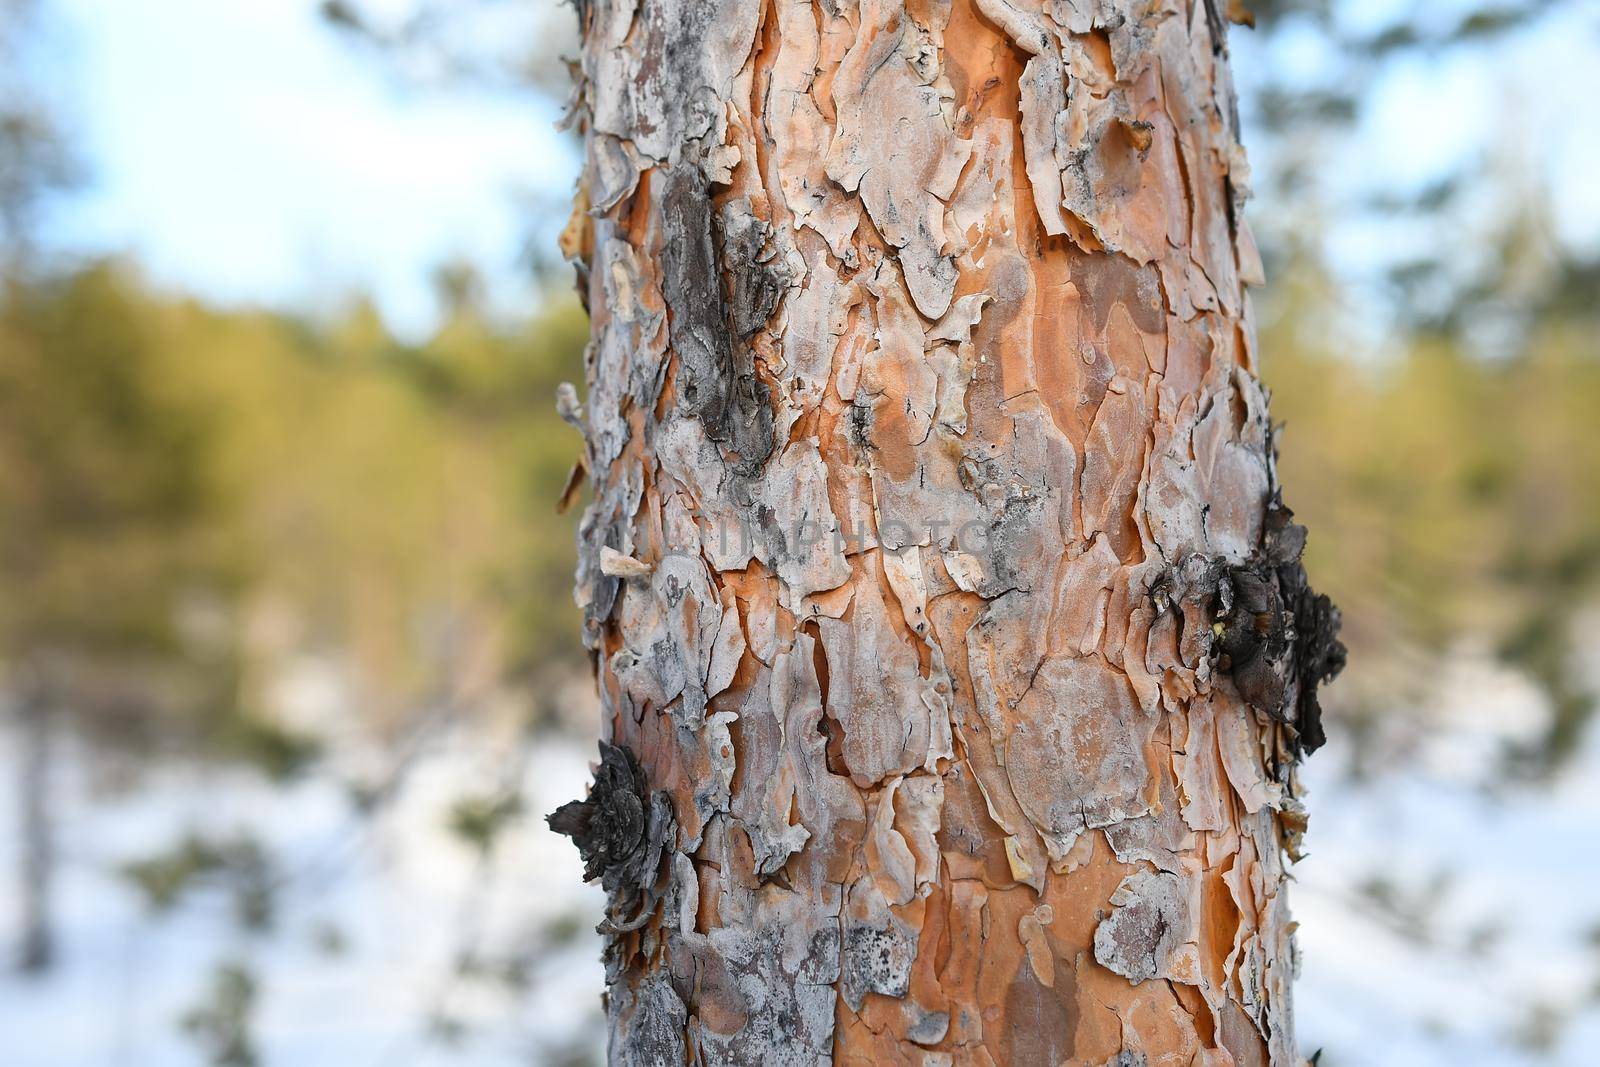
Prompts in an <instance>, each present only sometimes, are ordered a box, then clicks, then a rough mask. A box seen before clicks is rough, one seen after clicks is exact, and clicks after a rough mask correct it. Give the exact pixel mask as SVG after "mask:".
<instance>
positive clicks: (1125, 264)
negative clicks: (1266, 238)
mask: <svg viewBox="0 0 1600 1067" xmlns="http://www.w3.org/2000/svg"><path fill="white" fill-rule="evenodd" d="M580 19H581V21H582V26H583V31H584V37H583V40H584V46H583V47H584V50H583V62H582V86H581V93H580V96H579V98H578V102H577V105H576V115H577V121H578V122H579V123H580V125H581V128H582V129H583V131H584V133H585V144H586V149H587V160H586V167H585V172H584V177H583V180H582V183H581V186H580V191H579V197H578V209H577V210H576V211H575V212H574V215H573V220H572V223H571V224H570V225H569V227H568V230H567V232H566V233H565V234H564V235H563V244H564V247H565V248H566V250H567V252H568V254H569V256H571V257H572V258H573V259H574V260H575V261H576V262H577V264H578V267H579V277H580V291H581V292H582V293H583V294H584V296H585V299H586V300H587V302H588V304H589V307H590V311H591V314H592V317H593V340H592V344H591V346H590V348H589V350H588V353H587V367H586V373H587V380H588V397H587V403H586V405H585V407H584V408H582V409H580V408H579V407H578V406H577V403H576V399H575V397H574V396H573V395H571V394H568V395H566V396H565V397H564V398H563V400H564V408H565V409H566V411H567V413H568V415H569V416H570V417H571V418H572V419H573V420H574V421H575V422H578V423H579V424H580V425H581V426H582V427H583V428H584V431H585V434H586V442H587V444H586V459H587V464H588V469H589V470H590V472H592V480H593V489H594V494H595V499H594V502H593V504H592V506H591V507H590V508H589V510H588V511H587V513H586V515H585V517H584V521H583V525H582V532H581V535H580V541H581V545H580V548H581V560H580V565H579V575H578V595H579V600H580V602H581V603H582V604H583V606H584V608H585V613H586V617H585V626H586V639H587V641H588V643H589V646H590V648H591V649H592V650H593V652H594V658H595V664H596V674H597V680H598V685H599V690H600V695H601V701H602V709H603V720H604V721H603V726H602V730H603V732H604V735H605V737H606V738H607V739H608V743H603V744H602V752H603V760H602V764H601V766H600V768H599V770H598V771H597V777H596V782H595V785H594V787H593V789H592V791H591V793H590V795H589V797H588V798H587V799H586V800H585V801H582V802H574V803H573V804H570V805H567V806H566V807H564V808H563V809H562V810H561V811H560V812H558V813H556V814H555V815H554V816H552V817H551V822H552V825H553V826H554V827H555V828H557V829H558V830H561V831H562V832H565V833H569V834H572V835H573V836H574V838H575V839H576V840H577V842H578V844H579V846H580V848H581V849H582V850H583V852H584V855H585V858H586V860H588V869H589V875H590V876H591V877H598V878H600V879H601V880H602V881H603V883H604V885H605V887H606V890H607V892H608V900H609V906H608V915H607V920H606V923H605V925H604V927H603V930H604V931H605V932H606V934H607V963H608V993H607V1005H608V1015H609V1020H610V1026H611V1059H612V1061H613V1062H614V1063H620V1064H658V1063H665V1064H678V1063H689V1062H694V1063H704V1064H723V1063H726V1064H752V1065H755V1064H762V1065H770V1064H792V1063H806V1064H812V1063H825V1062H837V1063H859V1064H901V1063H904V1064H919V1065H920V1064H952V1063H974V1064H1003V1065H1013V1064H1014V1065H1029V1064H1051V1065H1054V1064H1060V1063H1074V1064H1080V1063H1081V1064H1101V1063H1107V1062H1112V1063H1116V1064H1135V1063H1146V1062H1148V1063H1171V1064H1190V1063H1204V1064H1226V1063H1238V1064H1258V1063H1269V1062H1270V1063H1275V1064H1277V1063H1291V1062H1296V1061H1297V1059H1298V1057H1297V1053H1296V1052H1295V1045H1294V1034H1293V1024H1292V1014H1291V1002H1290V984H1291V977H1292V972H1293V968H1294V962H1293V947H1292V940H1293V939H1292V923H1291V922H1290V920H1289V914H1288V909H1287V903H1286V899H1285V893H1284V867H1283V858H1284V854H1285V850H1286V849H1287V850H1289V851H1290V852H1292V851H1293V848H1294V846H1295V842H1296V841H1297V839H1298V833H1299V830H1300V829H1301V828H1302V827H1303V815H1302V812H1301V809H1300V807H1299V805H1298V803H1297V801H1296V800H1295V798H1294V794H1295V787H1294V778H1293V768H1294V764H1295V761H1296V760H1297V759H1298V757H1299V756H1300V755H1301V754H1302V753H1303V751H1305V750H1307V749H1309V748H1313V747H1315V746H1316V745H1317V744H1319V743H1320V741H1321V731H1320V727H1319V726H1318V722H1317V719H1318V711H1317V706H1316V698H1315V687H1316V683H1317V682H1318V681H1320V680H1321V679H1322V678H1324V677H1325V676H1329V675H1331V674H1332V673H1333V672H1334V671H1336V670H1337V668H1338V665H1339V663H1340V661H1341V659H1342V654H1343V650H1342V648H1341V646H1339V645H1338V644H1337V641H1336V640H1335V638H1334V633H1335V631H1336V629H1337V625H1338V620H1337V613H1336V612H1335V611H1334V610H1333V609H1332V607H1331V605H1329V604H1328V603H1327V601H1326V599H1325V598H1320V597H1316V596H1314V595H1313V594H1312V593H1311V592H1310V591H1309V590H1308V589H1307V588H1306V585H1305V578H1304V572H1303V571H1302V570H1301V569H1300V567H1299V564H1298V559H1299V550H1300V546H1301V542H1302V540H1303V533H1304V531H1303V530H1301V529H1300V528H1299V527H1297V526H1294V525H1293V524H1292V523H1291V522H1290V521H1289V513H1288V512H1287V510H1286V509H1283V508H1282V507H1281V506H1280V505H1279V503H1278V497H1277V487H1276V482H1275V472H1274V464H1273V442H1272V432H1271V428H1270V424H1269V422H1268V419H1267V405H1266V396H1265V394H1264V392H1263V390H1262V388H1261V386H1260V384H1259V382H1258V381H1257V379H1256V377H1255V366H1256V352H1255V350H1254V335H1253V332H1252V328H1251V322H1250V315H1249V306H1248V299H1247V297H1246V294H1245V291H1244V286H1245V285H1247V284H1250V283H1254V282H1256V281H1258V280H1259V273H1260V267H1259V264H1258V262H1257V258H1256V255H1255V252H1254V248H1253V245H1252V243H1251V240H1250V237H1249V235H1248V232H1247V230H1246V229H1245V228H1244V224H1243V222H1242V220H1241V218H1240V215H1239V206H1240V204H1241V202H1242V200H1243V197H1244V195H1245V192H1246V173H1247V171H1246V164H1245V162H1244V156H1243V153H1242V151H1241V150H1240V148H1239V145H1238V141H1237V119H1236V117H1235V109H1234V104H1233V95H1232V89H1231V86H1230V83H1229V76H1228V70H1227V65H1226V48H1225V27H1224V25H1223V22H1222V20H1221V19H1220V18H1219V17H1218V14H1217V11H1216V9H1215V8H1214V7H1213V6H1212V4H1211V2H1210V0H1192V2H1191V0H1098V2H1095V0H1053V2H1051V3H1049V4H1047V5H1045V7H1044V8H1043V9H1042V10H1041V9H1039V7H1038V6H1037V5H1036V4H1034V5H1030V4H1021V5H1013V4H1011V3H1009V2H1007V0H945V2H940V0H929V2H926V3H923V2H917V3H909V4H906V3H903V0H816V2H801V0H773V2H771V3H766V4H762V3H757V2H755V0H631V2H630V0H592V2H591V3H589V4H587V5H586V6H584V7H582V9H581V10H580Z"/></svg>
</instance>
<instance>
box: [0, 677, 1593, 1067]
mask: <svg viewBox="0 0 1600 1067" xmlns="http://www.w3.org/2000/svg"><path fill="white" fill-rule="evenodd" d="M1534 701H1535V697H1534V696H1533V694H1531V693H1530V692H1529V691H1528V690H1527V689H1526V687H1524V686H1520V685H1518V684H1517V683H1516V680H1515V679H1511V678H1507V677H1506V676H1505V675H1504V674H1503V673H1501V672H1497V671H1495V670H1493V669H1491V668H1489V667H1487V666H1485V665H1484V664H1482V663H1474V662H1470V661H1469V662H1465V663H1463V664H1462V666H1461V668H1460V669H1459V670H1457V671H1454V672H1452V675H1451V680H1450V681H1449V682H1448V684H1447V685H1446V688H1445V690H1444V692H1443V694H1442V695H1441V698H1440V706H1439V707H1438V708H1437V709H1435V710H1434V712H1433V713H1434V714H1437V715H1438V717H1439V721H1438V724H1437V725H1438V727H1439V729H1437V730H1436V731H1434V732H1433V733H1434V736H1435V737H1436V740H1435V741H1434V742H1431V743H1429V744H1425V745H1423V746H1421V747H1420V748H1419V749H1417V751H1415V752H1414V753H1412V754H1410V756H1409V758H1408V761H1407V762H1406V765H1405V766H1402V767H1394V768H1391V769H1389V770H1387V771H1386V772H1384V773H1383V774H1381V775H1379V776H1377V777H1373V778H1369V779H1368V780H1366V781H1363V782H1360V783H1352V782H1350V781H1348V780H1346V779H1345V776H1344V775H1343V774H1342V768H1343V766H1344V764H1345V758H1344V753H1342V752H1341V750H1340V746H1339V741H1338V740H1337V738H1336V739H1335V740H1334V741H1333V742H1332V743H1331V744H1330V745H1329V748H1328V749H1327V750H1324V751H1323V752H1319V753H1318V754H1317V756H1316V757H1315V758H1314V759H1313V760H1312V761H1311V762H1310V763H1309V765H1308V767H1307V776H1306V777H1307V782H1308V784H1309V786H1310V788H1311V795H1310V797H1309V803H1310V806H1311V809H1312V811H1313V819H1312V828H1311V833H1310V838H1309V848H1310V852H1311V855H1310V857H1309V858H1308V859H1306V860H1305V861H1304V862H1302V863H1301V864H1299V866H1298V867H1296V868H1295V876H1296V879H1297V885H1296V886H1295V888H1294V898H1293V899H1294V908H1295V913H1296V916H1297V918H1298V919H1299V920H1300V923H1301V930H1300V943H1301V947H1302V950H1303V954H1304V971H1303V976H1302V980H1301V982H1300V984H1299V987H1298V993H1297V1015H1298V1024H1299V1029H1300V1034H1301V1039H1302V1044H1303V1046H1304V1048H1305V1049H1306V1051H1307V1052H1311V1051H1314V1050H1316V1049H1317V1048H1319V1047H1322V1048H1324V1049H1325V1053H1324V1056H1323V1059H1322V1064H1323V1065H1324V1067H1343V1065H1356V1064H1359V1065H1373V1067H1386V1065H1395V1067H1400V1065H1405V1067H1427V1065H1433V1064H1439V1065H1446V1064H1448V1065H1452V1067H1458V1065H1462V1064H1496V1065H1501V1064H1520V1063H1530V1064H1532V1063H1556V1064H1570V1065H1573V1067H1579V1065H1588V1064H1591V1063H1593V1062H1594V1054H1593V1049H1594V1048H1595V1047H1597V1046H1600V1010H1597V1009H1600V1001H1597V999H1596V997H1597V993H1600V987H1597V983H1600V951H1597V946H1596V940H1595V938H1594V937H1593V936H1591V931H1592V930H1594V929H1595V927H1596V925H1597V923H1600V893H1597V892H1596V889H1595V884H1596V882H1597V880H1600V853H1597V848H1596V846H1597V845H1600V820H1597V815H1600V741H1597V740H1596V739H1595V738H1594V737H1593V736H1591V738H1590V742H1589V744H1588V747H1587V748H1586V749H1585V750H1584V751H1583V752H1582V753H1581V754H1580V756H1579V758H1578V759H1576V760H1575V761H1574V765H1573V766H1572V767H1571V768H1570V769H1569V770H1568V772H1566V773H1565V774H1564V775H1563V776H1562V777H1561V778H1560V779H1559V780H1558V781H1557V782H1556V783H1555V784H1554V785H1553V786H1551V787H1549V788H1540V789H1537V790H1533V791H1527V792H1510V793H1506V794H1503V795H1490V794H1489V793H1487V792H1485V791H1484V790H1483V789H1482V788H1481V786H1480V785H1479V782H1480V781H1481V780H1482V778H1483V777H1484V773H1485V771H1486V769H1487V767H1488V762H1487V761H1488V758H1489V755H1490V754H1491V753H1492V752H1493V750H1494V749H1495V746H1497V745H1498V744H1499V743H1501V742H1502V741H1504V740H1506V739H1508V738H1514V737H1515V736H1517V735H1518V732H1519V731H1525V730H1526V729H1527V728H1528V725H1529V723H1530V722H1532V721H1535V718H1534V714H1533V712H1532V711H1531V710H1530V709H1532V708H1534V707H1535V706H1536V705H1535V703H1534ZM1591 733H1592V732H1591ZM11 741H12V739H11V738H9V737H0V744H3V746H4V747H3V749H0V758H3V761H4V764H3V766H0V775H4V779H0V780H10V776H11V773H12V771H13V764H14V762H15V759H16V755H15V753H16V749H15V745H14V744H13V743H11ZM506 749H507V746H506V744H505V742H504V741H503V740H502V739H490V738H486V737H484V736H481V734H474V733H473V732H470V731H467V730H464V729H459V730H456V731H454V732H450V733H446V734H444V735H442V736H439V737H435V738H434V739H433V741H432V742H431V743H430V744H429V745H428V746H427V747H426V749H425V750H424V751H423V753H422V755H421V756H420V758H419V759H418V760H417V761H416V762H415V764H414V765H413V766H412V768H411V770H410V772H409V774H408V775H407V776H406V778H405V781H404V786H403V787H402V788H401V789H399V790H398V791H397V793H396V794H395V796H394V797H393V799H392V800H391V801H390V803H389V804H387V805H386V806H385V807H384V809H383V813H382V814H381V815H380V816H378V817H376V818H372V819H363V818H361V817H359V816H357V815H355V814H353V811H352V807H351V804H350V802H349V797H348V794H347V792H346V791H345V790H344V789H343V788H342V787H340V786H338V785H335V784H332V781H333V779H332V776H327V775H322V776H318V777H316V778H314V779H312V780H308V781H307V782H305V783H302V784H300V785H296V786H291V787H289V788H281V787H273V786H271V785H268V784H266V783H265V782H263V781H262V780H261V779H260V778H259V777H257V776H254V775H252V774H249V773H247V772H243V771H218V770H215V769H212V770H209V771H206V770H201V769H197V768H193V767H188V768H171V769H167V770H163V771H160V772H159V773H155V774H150V775H146V776H145V777H144V778H143V779H142V780H141V782H140V784H139V787H138V788H137V790H134V791H132V792H114V793H107V792H104V791H103V790H100V789H97V788H96V786H95V783H94V779H95V776H94V775H91V774H90V773H89V772H88V769H87V768H88V766H89V764H90V761H88V760H87V759H85V758H83V756H82V755H81V753H80V754H77V755H73V751H74V750H70V749H69V750H67V753H66V755H67V757H68V758H66V759H65V760H64V761H63V764H64V766H63V771H64V773H62V774H61V775H59V776H58V779H57V782H56V786H57V790H58V796H59V799H60V804H61V808H62V813H63V814H62V819H61V826H60V829H61V851H62V871H61V874H60V879H59V884H58V899H57V912H58V917H59V922H60V929H61V934H62V939H61V945H60V949H61V954H60V962H59V966H58V967H57V968H56V969H55V970H54V971H53V973H51V974H50V975H49V976H48V977H46V978H44V979H42V980H33V981H23V980H19V979H17V978H14V977H10V976H7V977H5V978H3V979H0V1034H3V1035H5V1036H4V1038H0V1048H3V1051H0V1063H3V1064H4V1065H5V1067H98V1065H102V1064H103V1065H106V1067H168V1065H173V1067H176V1065H188V1064H196V1063H199V1062H201V1056H200V1053H199V1052H198V1050H197V1048H196V1046H195V1044H194V1043H193V1040H192V1038H190V1037H189V1036H187V1035H186V1034H185V1033H184V1032H183V1030H182V1028H181V1027H180V1026H179V1025H178V1020H179V1019H180V1018H181V1017H182V1016H183V1014H184V1013H185V1012H186V1011H187V1010H188V1009H190V1008H191V1007H192V1006H193V1005H194V1004H195V1003H196V1002H197V1001H198V1000H200V999H201V997H202V996H203V994H204V992H205V990H206V989H207V988H208V983H209V981H210V976H211V974H212V968H213V967H214V965H215V964H216V963H217V962H219V961H226V960H233V959H243V960H247V961H249V962H250V964H251V965H252V967H253V968H254V970H255V972H256V974H257V976H258V978H259V981H260V1000H259V1004H258V1007H257V1010H256V1012H255V1018H254V1026H253V1029H254V1033H255V1037H256V1043H257V1048H258V1050H259V1052H260V1053H261V1062H262V1063H263V1065H264V1067H277V1065H290V1067H324V1065H326V1067H365V1065H367V1064H371V1065H373V1067H380V1065H384V1067H386V1065H391V1064H407V1065H410V1064H418V1065H432V1064H441V1065H442V1064H458V1063H459V1064H466V1063H470V1064H473V1065H474V1067H479V1065H483V1067H489V1065H498V1064H530V1063H533V1064H546V1063H549V1064H555V1063H567V1062H584V1056H585V1055H586V1056H587V1057H589V1058H590V1060H591V1061H592V1059H593V1058H594V1057H595V1056H596V1055H597V1053H596V1049H597V1047H598V1046H597V1042H598V1041H599V1037H598V1033H599V1030H598V1027H599V1023H598V1016H599V1003H598V994H599V989H600V982H601V971H600V967H599V964H598V962H597V961H596V958H595V953H596V945H595V941H594V938H593V935H592V933H590V930H589V928H590V927H591V926H592V924H593V922H594V919H595V917H596V916H597V915H598V909H599V906H600V898H599V895H598V892H597V891H596V890H595V889H594V888H593V887H586V886H583V885H581V883H580V881H579V878H580V865H579V863H578V860H577V857H576V855H575V854H574V852H573V850H572V848H571V847H570V846H569V845H568V844H567V843H566V842H565V841H564V840H561V839H557V838H554V837H553V836H552V835H551V834H550V833H549V832H548V831H547V830H546V829H545V828H544V826H543V820H542V819H540V818H536V817H534V816H537V815H540V814H542V813H543V812H546V811H549V810H550V809H551V808H552V807H554V806H555V805H556V804H558V803H560V802H562V801H564V800H566V799H569V798H571V797H573V796H577V795H579V794H580V792H581V790H582V787H583V783H584V781H585V779H586V776H587V769H586V761H587V760H588V758H589V757H590V752H591V749H590V747H589V746H588V745H587V744H580V743H578V742H576V741H560V740H552V741H548V742H543V743H541V744H540V745H538V746H537V747H536V748H534V750H533V751H532V753H531V755H530V756H529V757H528V759H527V760H526V762H523V763H519V762H517V761H508V760H507V757H506ZM508 763H509V765H510V766H511V767H512V770H511V771H509V772H508V771H507V766H508ZM508 773H510V774H513V775H520V778H521V781H522V784H523V787H524V790H525V793H524V796H525V798H526V812H527V817H525V818H524V819H523V820H522V821H521V822H520V823H518V824H516V825H515V826H514V827H513V829H512V830H511V831H510V832H509V833H507V834H505V835H503V837H502V838H501V840H500V841H499V844H498V845H497V846H496V848H495V850H494V852H493V853H492V858H491V860H490V861H489V862H487V863H486V862H483V861H481V860H480V857H479V855H478V853H476V852H475V851H474V850H473V849H472V848H470V847H469V846H467V845H466V844H464V843H463V842H462V841H461V840H460V839H458V838H457V837H456V836H454V835H452V834H451V833H450V832H449V831H448V829H447V821H448V820H447V815H448V812H449V809H450V806H451V804H452V803H453V802H454V800H455V799H456V798H457V797H459V796H460V795H461V794H462V793H463V792H464V791H471V790H473V789H479V790H481V789H484V788H487V787H490V786H492V785H493V784H494V783H495V782H497V781H499V780H500V778H501V777H503V776H504V775H506V774H508ZM4 797H5V801H6V804H3V805H0V820H4V821H3V822H0V825H3V826H5V827H7V828H10V827H12V826H14V825H15V822H14V818H15V813H14V812H13V811H11V810H10V809H9V802H10V801H11V800H12V799H13V798H12V796H11V794H10V793H9V792H8V793H6V794H4ZM241 829H250V830H253V832H254V833H256V834H258V835H259V836H260V837H262V838H263V839H264V841H265V842H267V843H269V844H270V846H271V847H272V849H273V851H274V852H275V853H276V854H277V855H278V856H279V857H280V859H281V861H282V872H283V877H282V882H281V889H280V893H279V897H280V899H279V906H278V908H277V914H278V920H277V922H276V924H275V927H274V928H273V929H272V930H271V931H270V932H268V933H265V934H249V933H245V932H241V931H240V930H239V929H238V927H237V925H236V924H235V923H234V921H233V919H232V916H231V912H230V909H229V906H228V903H227V901H226V900H225V899H223V898H221V897H220V896H218V895H217V894H215V893H212V894H209V895H208V894H206V893H200V894H198V895H196V896H194V897H193V898H192V899H187V900H186V901H185V903H183V904H182V905H180V906H179V907H178V908H176V909H175V910H173V911H172V912H170V913H168V914H165V915H163V916H161V917H158V918H154V919H152V918H151V917H150V915H149V914H148V913H147V911H146V909H145V906H144V904H143V903H142V901H141V899H140V898H139V896H138V895H137V894H136V893H135V892H134V891H133V890H132V889H131V888H130V886H129V884H128V882H127V881H126V879H125V878H123V877H122V876H121V875H120V874H118V873H117V868H118V867H119V865H120V864H121V863H123V862H125V861H127V860H130V859H138V858H142V857H145V856H147V855H149V854H151V853H152V852H156V851H159V850H160V849H162V848H164V847H170V845H171V844H172V842H173V841H174V840H176V839H178V838H180V837H181V836H182V835H183V834H184V833H185V832H187V831H190V830H201V831H207V832H212V833H224V834H225V833H228V832H233V831H237V830H241ZM0 841H3V842H4V843H5V845H6V848H5V852H4V853H0V863H3V864H6V866H4V867H0V873H5V872H8V871H9V870H10V866H9V865H10V863H11V860H12V857H11V855H10V853H11V851H12V850H13V849H14V848H15V842H14V835H13V834H11V833H10V832H9V829H8V832H7V833H6V834H5V835H4V836H3V837H0ZM1380 874H1384V875H1386V878H1387V883H1386V884H1378V883H1374V881H1373V879H1374V878H1375V877H1377V876H1379V875H1380ZM10 897H11V894H10V893H9V892H8V893H7V894H6V895H5V897H4V898H0V899H7V900H9V899H10ZM7 921H8V922H9V919H8V920H7ZM465 948H471V949H475V950H476V951H477V952H478V953H480V954H481V955H483V956H484V957H485V958H486V959H492V958H495V957H496V955H497V954H503V953H512V954H515V952H516V951H517V950H523V951H526V952H528V953H529V954H530V955H531V959H532V965H531V968H530V969H529V972H528V974H527V975H526V977H525V981H523V982H521V983H520V984H508V983H505V982H502V981H491V980H485V979H482V978H471V977H468V978H456V979H453V978H452V974H453V973H454V972H455V970H456V968H455V967H454V966H453V964H454V961H455V960H456V959H457V958H458V956H459V955H460V953H461V952H462V951H463V949H465ZM440 1018H444V1019H449V1020H451V1021H452V1022H453V1023H454V1024H462V1026H463V1027H464V1029H462V1030H461V1032H460V1033H459V1034H458V1035H457V1036H456V1037H455V1038H454V1039H453V1040H441V1039H440V1037H439V1034H438V1033H437V1032H436V1033H434V1034H433V1035H431V1036H430V1033H429V1027H428V1020H430V1019H440ZM436 1029H437V1028H436ZM575 1054H577V1058H574V1055H575Z"/></svg>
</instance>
